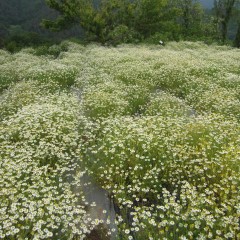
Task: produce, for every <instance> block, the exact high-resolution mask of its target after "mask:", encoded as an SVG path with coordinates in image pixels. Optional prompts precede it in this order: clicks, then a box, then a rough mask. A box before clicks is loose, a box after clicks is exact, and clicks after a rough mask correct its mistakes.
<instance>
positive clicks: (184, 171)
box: [0, 42, 240, 240]
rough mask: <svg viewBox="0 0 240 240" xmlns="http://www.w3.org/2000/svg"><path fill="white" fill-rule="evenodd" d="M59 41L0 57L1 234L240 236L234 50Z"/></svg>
mask: <svg viewBox="0 0 240 240" xmlns="http://www.w3.org/2000/svg"><path fill="white" fill-rule="evenodd" d="M63 44H64V46H65V48H66V46H67V51H64V52H61V53H60V54H59V56H58V57H53V56H50V55H41V56H38V55H39V54H37V52H36V51H35V50H34V49H24V50H22V51H21V52H19V53H16V54H13V55H12V54H9V53H7V52H5V51H2V50H1V52H0V63H1V65H0V199H1V201H0V239H60V238H61V239H92V234H91V233H92V232H93V229H95V230H94V231H96V229H98V233H97V234H98V236H97V238H98V239H109V238H112V239H114V238H117V239H130V240H131V239H137V240H141V239H154V240H158V239H167V240H168V239H173V240H175V239H176V240H177V239H238V238H240V235H239V231H240V229H239V214H240V195H239V190H240V189H239V186H240V170H239V166H240V65H239V63H240V51H239V50H236V49H231V48H228V47H218V46H206V45H204V44H202V43H189V42H183V43H169V44H168V45H167V46H165V47H160V46H141V45H139V46H131V45H126V46H119V47H117V48H106V47H101V46H97V45H88V46H81V45H78V44H74V43H70V42H65V43H63ZM65 50H66V49H65ZM84 175H87V176H90V178H89V179H91V181H93V182H95V183H97V184H98V185H99V187H101V188H103V189H105V190H107V191H108V193H109V197H110V198H111V199H112V201H113V202H114V206H115V212H116V219H115V224H116V225H112V224H111V223H110V219H108V220H107V221H106V222H104V221H103V220H102V219H101V218H99V219H97V218H96V216H95V217H93V216H92V215H91V214H90V211H89V209H90V208H91V206H94V203H91V202H88V201H87V200H86V197H85V195H86V192H84V191H85V190H84V189H86V188H83V185H86V184H87V183H86V182H85V181H84V180H83V176H84ZM102 212H103V214H107V213H106V211H105V210H104V209H102ZM100 226H101V227H100ZM108 226H111V227H108ZM112 226H115V227H114V228H112ZM100 229H103V230H100ZM104 229H105V230H104ZM111 234H112V237H110V236H109V235H111Z"/></svg>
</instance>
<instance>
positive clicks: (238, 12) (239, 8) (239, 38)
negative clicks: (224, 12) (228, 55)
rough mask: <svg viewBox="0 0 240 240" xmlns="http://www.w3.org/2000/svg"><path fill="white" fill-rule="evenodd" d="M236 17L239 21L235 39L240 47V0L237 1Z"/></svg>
mask: <svg viewBox="0 0 240 240" xmlns="http://www.w3.org/2000/svg"><path fill="white" fill-rule="evenodd" d="M234 17H235V19H236V22H237V26H238V27H237V32H236V36H235V39H234V46H235V47H237V48H240V1H238V2H237V4H236V7H235V9H234Z"/></svg>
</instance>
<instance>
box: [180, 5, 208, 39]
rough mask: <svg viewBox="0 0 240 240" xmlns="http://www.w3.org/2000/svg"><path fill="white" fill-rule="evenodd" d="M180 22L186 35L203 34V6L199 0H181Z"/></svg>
mask: <svg viewBox="0 0 240 240" xmlns="http://www.w3.org/2000/svg"><path fill="white" fill-rule="evenodd" d="M176 4H177V8H178V9H179V11H180V23H181V26H182V31H183V34H184V36H185V37H187V36H201V35H202V27H203V26H202V24H203V19H204V11H203V7H202V5H201V4H200V2H199V1H197V0H179V1H177V3H176Z"/></svg>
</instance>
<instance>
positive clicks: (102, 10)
mask: <svg viewBox="0 0 240 240" xmlns="http://www.w3.org/2000/svg"><path fill="white" fill-rule="evenodd" d="M132 2H134V1H128V0H102V1H92V0H46V3H47V4H48V6H49V7H50V8H53V9H55V10H56V11H58V12H59V17H58V18H57V19H55V20H46V19H45V20H43V26H44V27H46V28H48V29H51V30H54V31H60V30H62V29H64V28H69V26H71V25H72V24H74V23H77V24H79V25H80V26H81V27H82V28H83V29H84V30H85V33H86V35H87V36H91V39H92V40H96V41H100V42H102V43H104V42H106V41H107V40H108V35H109V33H110V32H111V31H113V30H114V29H115V27H117V26H118V25H124V24H127V23H131V20H130V17H131V15H132V14H131V10H132V6H133V5H134V3H132Z"/></svg>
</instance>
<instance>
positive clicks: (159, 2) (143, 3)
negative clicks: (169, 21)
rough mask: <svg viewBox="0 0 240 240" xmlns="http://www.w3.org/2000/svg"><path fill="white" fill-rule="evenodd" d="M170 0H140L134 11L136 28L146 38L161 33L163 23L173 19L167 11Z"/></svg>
mask: <svg viewBox="0 0 240 240" xmlns="http://www.w3.org/2000/svg"><path fill="white" fill-rule="evenodd" d="M168 2H169V1H168V0H139V1H136V5H135V10H134V15H135V18H134V28H135V29H136V30H137V31H138V32H139V33H140V34H141V35H143V36H144V37H145V38H146V37H149V36H150V35H152V34H154V33H156V32H160V31H161V22H163V21H165V20H166V18H169V17H171V16H170V15H168V14H167V12H166V11H165V10H166V9H167V6H168Z"/></svg>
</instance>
